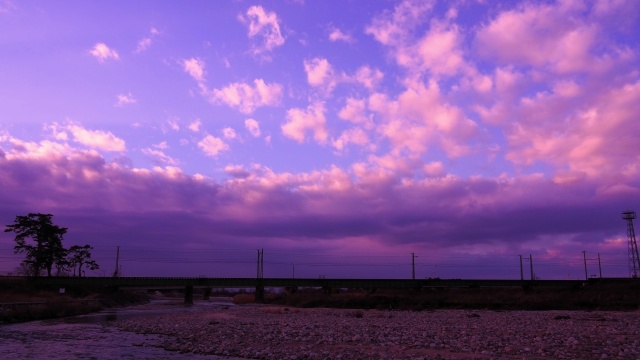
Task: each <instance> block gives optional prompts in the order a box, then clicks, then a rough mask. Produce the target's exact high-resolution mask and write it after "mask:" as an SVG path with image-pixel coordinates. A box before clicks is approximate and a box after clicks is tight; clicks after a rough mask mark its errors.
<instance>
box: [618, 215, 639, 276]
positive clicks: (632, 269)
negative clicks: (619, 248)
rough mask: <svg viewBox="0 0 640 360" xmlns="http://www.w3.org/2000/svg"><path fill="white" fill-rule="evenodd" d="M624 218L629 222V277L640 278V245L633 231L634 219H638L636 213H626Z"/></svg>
mask: <svg viewBox="0 0 640 360" xmlns="http://www.w3.org/2000/svg"><path fill="white" fill-rule="evenodd" d="M622 218H623V219H624V220H626V221H627V237H628V238H629V240H628V243H629V244H628V245H629V246H628V247H629V277H631V278H634V279H635V278H638V277H640V256H639V255H638V243H637V242H636V232H635V230H634V229H633V219H635V218H636V212H635V211H625V212H623V213H622Z"/></svg>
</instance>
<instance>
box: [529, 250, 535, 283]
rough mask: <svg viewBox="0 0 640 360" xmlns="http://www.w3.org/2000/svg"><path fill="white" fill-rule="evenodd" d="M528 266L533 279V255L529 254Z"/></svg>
mask: <svg viewBox="0 0 640 360" xmlns="http://www.w3.org/2000/svg"><path fill="white" fill-rule="evenodd" d="M529 268H530V270H531V281H533V280H535V279H534V275H533V257H532V256H531V254H529Z"/></svg>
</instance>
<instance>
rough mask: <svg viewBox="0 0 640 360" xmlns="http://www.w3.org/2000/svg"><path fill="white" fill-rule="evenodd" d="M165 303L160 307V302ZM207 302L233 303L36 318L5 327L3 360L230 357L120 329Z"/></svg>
mask: <svg viewBox="0 0 640 360" xmlns="http://www.w3.org/2000/svg"><path fill="white" fill-rule="evenodd" d="M159 305H160V306H159ZM203 306H207V307H209V306H212V307H217V306H232V305H231V304H226V303H220V302H200V303H196V304H194V305H193V306H189V307H186V306H166V307H164V308H163V306H162V302H158V301H155V302H152V303H151V304H149V305H147V306H138V307H134V308H124V309H108V310H105V311H101V312H98V313H94V314H88V315H82V316H75V317H70V318H64V319H54V320H42V321H32V322H28V323H21V324H11V325H1V326H0V359H54V360H56V359H95V360H108V359H160V360H179V359H195V360H205V359H208V360H213V359H223V358H224V359H229V358H227V357H218V356H213V355H194V354H180V353H176V352H170V351H166V350H163V349H161V348H158V347H154V345H155V344H159V343H160V342H161V341H162V340H163V339H166V337H163V336H161V335H152V334H148V335H143V334H135V333H131V332H126V331H121V330H119V329H118V328H116V327H115V326H114V325H113V321H115V320H116V319H126V318H131V317H138V316H145V317H146V316H154V315H158V314H166V313H179V312H189V311H195V310H198V309H201V308H202V307H203Z"/></svg>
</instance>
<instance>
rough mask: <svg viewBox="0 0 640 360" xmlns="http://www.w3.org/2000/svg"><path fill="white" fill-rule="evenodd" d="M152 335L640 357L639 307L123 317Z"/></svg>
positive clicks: (432, 351) (390, 350)
mask: <svg viewBox="0 0 640 360" xmlns="http://www.w3.org/2000/svg"><path fill="white" fill-rule="evenodd" d="M117 325H118V326H119V327H120V328H121V329H123V330H127V331H133V332H137V333H144V334H163V335H168V336H169V339H170V340H166V341H163V342H161V343H156V344H150V345H153V346H159V347H162V348H164V349H167V350H172V351H179V352H185V353H198V354H214V355H219V356H220V355H221V356H232V357H241V358H247V359H278V360H280V359H291V360H294V359H639V360H640V311H632V312H615V311H592V312H581V311H490V310H473V311H472V310H436V311H420V312H411V311H378V310H346V309H298V308H285V307H274V306H267V305H265V306H260V305H243V306H237V307H230V308H216V309H202V310H199V311H196V312H191V313H186V314H167V315H160V316H153V317H139V318H132V319H128V320H122V321H118V323H117Z"/></svg>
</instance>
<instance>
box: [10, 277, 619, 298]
mask: <svg viewBox="0 0 640 360" xmlns="http://www.w3.org/2000/svg"><path fill="white" fill-rule="evenodd" d="M5 278H6V277H5ZM594 280H605V279H592V281H594ZM606 280H607V281H613V280H628V279H606ZM31 281H33V282H35V283H37V284H42V285H50V286H60V287H67V286H91V287H111V288H114V289H120V288H146V289H154V288H155V289H160V288H184V294H185V303H192V302H193V289H194V288H209V289H211V288H255V289H256V294H257V295H258V296H257V297H259V295H260V294H263V292H264V288H291V289H297V288H305V287H306V288H322V289H323V290H324V291H325V292H326V293H331V289H340V288H342V289H416V290H419V289H422V288H451V287H460V288H469V287H523V286H536V287H540V286H542V287H550V286H555V287H571V286H580V285H582V284H583V283H584V282H585V281H584V280H535V281H530V280H499V279H494V280H474V279H419V280H418V279H416V280H411V279H326V278H313V279H310V278H299V279H296V278H204V277H197V278H192V277H39V278H34V279H31ZM258 300H260V299H258Z"/></svg>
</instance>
